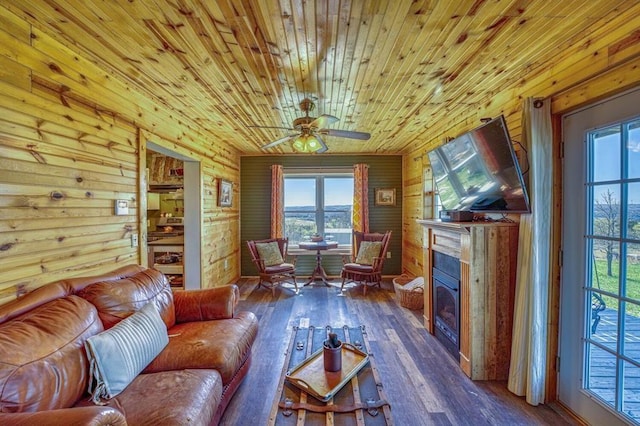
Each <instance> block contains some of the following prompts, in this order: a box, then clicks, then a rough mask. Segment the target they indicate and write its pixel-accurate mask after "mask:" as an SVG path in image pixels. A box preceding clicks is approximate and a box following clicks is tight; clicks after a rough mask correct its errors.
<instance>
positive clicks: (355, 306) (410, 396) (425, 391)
mask: <svg viewBox="0 0 640 426" xmlns="http://www.w3.org/2000/svg"><path fill="white" fill-rule="evenodd" d="M256 284H257V280H256V279H253V278H250V279H242V280H241V281H239V282H238V285H239V287H240V292H241V299H242V300H241V302H240V306H239V308H240V309H241V310H250V311H253V312H254V313H255V314H256V315H257V316H258V318H259V321H260V330H259V332H258V337H257V341H256V343H255V344H254V346H253V364H252V366H251V369H250V370H249V373H248V375H247V377H246V378H245V380H244V382H243V383H242V385H241V386H240V388H239V389H238V391H237V393H236V395H235V396H234V398H233V399H232V401H231V403H230V404H229V407H228V408H227V410H226V412H225V414H224V416H223V418H222V421H221V424H222V425H264V424H266V423H267V420H268V417H269V412H270V409H271V405H272V403H273V402H274V399H275V397H276V395H275V394H276V390H277V387H278V381H279V379H280V373H281V371H282V366H283V363H284V359H285V352H286V348H287V343H288V342H289V338H290V336H291V332H292V328H293V326H294V325H302V326H308V325H314V326H325V325H331V326H336V327H341V326H343V325H348V326H358V325H361V324H363V325H365V326H366V328H367V332H368V336H369V340H370V343H371V352H372V356H374V357H375V359H376V363H377V366H378V369H379V372H380V376H381V380H382V383H383V386H384V391H385V393H386V396H387V399H388V400H389V402H390V404H391V413H392V415H393V419H394V422H395V424H396V425H398V426H404V425H411V426H414V425H483V424H484V425H572V424H577V423H575V422H574V421H573V420H572V419H571V418H570V417H569V416H567V415H566V413H563V412H562V410H561V409H559V408H558V407H555V406H549V405H541V406H538V407H533V406H531V405H529V404H527V403H526V402H525V400H524V399H523V398H519V397H517V396H515V395H513V394H512V393H510V392H509V391H508V390H507V388H506V382H478V381H471V380H469V379H468V378H467V377H466V376H465V375H464V374H463V373H462V371H461V370H460V368H459V366H458V365H457V364H456V362H455V361H454V360H453V358H452V357H451V356H450V355H448V353H447V352H446V351H445V349H444V348H443V347H442V346H441V345H440V343H439V342H438V341H437V340H435V338H434V337H433V336H431V335H430V334H429V333H427V332H426V330H425V329H424V328H423V327H422V311H411V310H408V309H405V308H403V307H401V306H400V305H399V304H398V303H397V302H396V299H395V297H394V292H393V285H392V283H391V281H390V280H389V281H385V282H384V283H383V287H382V288H381V289H378V288H370V289H368V290H367V295H366V297H365V296H363V295H362V289H361V288H360V287H355V288H350V289H348V290H346V291H345V293H344V296H340V290H339V284H338V285H337V288H336V287H325V286H324V285H322V284H319V283H316V284H314V285H312V286H307V287H304V288H302V290H301V291H300V294H299V295H294V294H293V292H290V291H287V290H286V289H277V290H276V295H275V297H274V296H272V294H271V290H267V289H264V288H257V285H256Z"/></svg>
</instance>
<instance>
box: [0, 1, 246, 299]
mask: <svg viewBox="0 0 640 426" xmlns="http://www.w3.org/2000/svg"><path fill="white" fill-rule="evenodd" d="M197 129H198V126H197V125H196V124H194V123H192V122H191V121H190V120H189V118H188V117H184V116H181V115H180V113H178V112H177V111H174V110H170V109H167V108H163V107H161V106H159V105H157V104H155V103H154V102H153V101H152V100H150V99H148V98H147V97H145V96H144V95H142V94H140V93H138V92H136V90H135V88H133V87H131V86H130V85H128V84H127V82H123V81H119V80H117V79H116V78H114V77H113V75H111V74H110V72H109V71H108V70H106V69H103V68H100V67H99V66H97V65H96V64H94V63H93V62H91V61H89V60H88V59H85V58H83V57H82V56H81V55H79V54H78V53H77V52H75V51H74V50H73V49H72V48H70V47H68V46H67V45H65V44H63V43H61V42H59V41H58V40H56V39H54V38H53V37H51V36H50V35H48V34H46V33H44V32H42V31H40V30H38V29H36V28H34V27H33V26H32V25H30V24H29V23H28V22H26V21H25V20H23V19H22V18H20V17H18V16H16V15H15V14H13V13H11V12H10V11H9V10H7V9H6V8H5V7H0V171H1V172H0V186H1V191H0V277H1V278H0V303H5V302H7V301H9V300H12V299H14V298H15V297H16V295H17V294H18V293H19V292H22V291H30V290H33V289H35V288H37V287H39V286H41V285H43V284H45V283H48V282H51V281H55V280H58V279H62V278H67V277H72V276H81V275H90V274H99V273H102V272H106V271H108V270H111V269H114V268H115V267H117V266H120V265H124V264H128V263H144V259H143V256H141V253H142V252H144V246H145V242H144V241H143V240H142V238H141V239H140V240H141V241H140V243H141V247H139V248H133V247H131V245H132V244H131V235H132V234H138V235H139V236H142V235H144V234H143V233H142V231H141V228H142V227H141V226H140V223H143V222H142V220H143V218H144V214H143V211H142V212H140V213H141V214H140V216H139V209H143V208H144V204H145V203H144V201H142V202H140V201H139V200H138V188H139V187H143V186H144V184H145V182H144V181H143V176H144V171H142V170H141V167H143V166H144V164H145V161H141V158H144V155H143V154H144V149H145V141H146V140H148V139H149V140H153V142H155V143H157V144H159V145H161V146H163V147H165V148H167V149H171V150H174V151H176V152H178V153H180V154H182V155H186V156H190V157H192V158H195V159H197V160H199V161H200V162H201V170H202V179H203V186H202V194H203V199H202V206H203V218H202V221H203V224H202V236H203V238H202V242H201V250H202V253H203V256H202V258H203V259H202V277H203V280H202V281H203V283H204V284H203V286H206V287H209V286H216V285H221V284H225V283H228V282H230V281H233V280H234V279H235V278H236V277H238V276H239V259H238V256H239V250H238V232H239V223H238V204H237V203H234V206H233V207H231V208H224V209H222V208H220V207H218V206H217V203H216V197H217V181H218V180H219V179H225V180H229V181H231V182H235V183H237V182H238V179H239V157H238V154H237V153H236V152H235V151H233V150H229V149H228V148H227V147H226V145H225V144H221V143H216V141H215V140H213V138H212V136H211V135H210V134H209V135H204V134H202V133H200V132H199V131H198V130H197ZM139 144H140V146H139ZM140 148H142V149H140ZM234 192H237V185H234ZM237 195H238V194H234V196H236V197H235V199H236V200H237V199H238V198H237ZM117 199H125V200H128V201H129V203H130V206H129V207H130V209H129V214H128V215H124V216H116V215H115V214H114V203H115V200H117ZM225 259H227V261H228V265H229V266H228V268H227V269H226V270H225V269H224V267H223V265H224V260H225Z"/></svg>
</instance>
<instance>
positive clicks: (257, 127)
mask: <svg viewBox="0 0 640 426" xmlns="http://www.w3.org/2000/svg"><path fill="white" fill-rule="evenodd" d="M247 127H252V128H255V129H285V130H295V129H292V128H291V127H281V126H258V125H257V124H253V125H247Z"/></svg>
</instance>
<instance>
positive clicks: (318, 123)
mask: <svg viewBox="0 0 640 426" xmlns="http://www.w3.org/2000/svg"><path fill="white" fill-rule="evenodd" d="M339 120H340V119H339V118H338V117H334V116H333V115H329V114H322V115H321V116H320V117H318V118H316V119H315V120H313V121H312V122H311V123H309V127H312V128H316V129H317V128H318V127H325V126H328V125H329V124H333V123H335V122H336V121H339Z"/></svg>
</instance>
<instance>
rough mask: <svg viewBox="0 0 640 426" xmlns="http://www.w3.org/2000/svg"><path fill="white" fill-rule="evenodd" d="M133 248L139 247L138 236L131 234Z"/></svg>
mask: <svg viewBox="0 0 640 426" xmlns="http://www.w3.org/2000/svg"><path fill="white" fill-rule="evenodd" d="M131 247H138V234H131Z"/></svg>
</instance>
